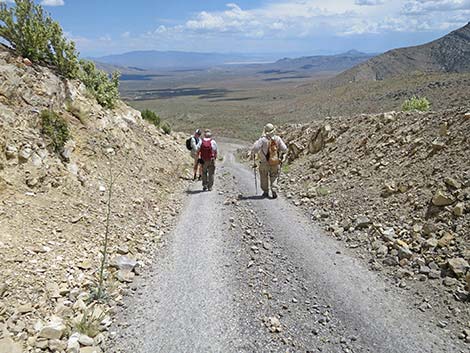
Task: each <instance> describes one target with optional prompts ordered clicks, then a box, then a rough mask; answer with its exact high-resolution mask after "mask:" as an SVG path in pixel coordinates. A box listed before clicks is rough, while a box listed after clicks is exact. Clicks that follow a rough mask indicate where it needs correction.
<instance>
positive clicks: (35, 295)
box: [0, 47, 188, 353]
mask: <svg viewBox="0 0 470 353" xmlns="http://www.w3.org/2000/svg"><path fill="white" fill-rule="evenodd" d="M43 110H53V111H54V112H56V113H57V114H58V115H59V116H61V117H62V118H64V119H65V121H66V122H67V125H68V127H69V130H70V134H71V138H70V139H69V140H68V142H67V143H66V145H65V148H63V149H62V150H60V151H58V152H55V151H54V149H53V148H52V147H51V141H50V139H49V138H48V137H46V136H45V135H44V134H43V133H42V132H41V127H40V126H41V124H40V113H41V112H42V111H43ZM183 148H184V138H183V137H181V136H179V135H175V134H172V135H165V134H164V133H163V132H162V131H161V130H160V129H158V128H156V127H155V126H153V125H149V124H147V123H146V122H144V121H142V119H141V117H140V113H139V112H137V111H135V110H133V109H131V108H129V107H128V106H126V105H125V104H124V103H119V104H118V106H117V107H116V108H115V109H114V110H107V109H104V108H102V107H101V106H100V105H98V104H97V103H96V101H95V100H94V99H91V98H90V96H89V94H88V93H87V92H86V90H85V88H84V86H83V85H81V84H80V83H79V82H71V81H66V80H63V79H61V78H59V77H58V76H56V75H55V74H54V72H53V71H51V70H50V69H48V68H44V67H39V66H36V65H32V64H31V62H30V61H29V60H26V59H22V58H17V57H16V56H15V55H13V53H11V52H9V51H8V50H6V49H4V48H3V47H1V48H0V263H1V270H0V352H2V353H7V352H8V353H20V352H70V353H71V352H80V353H91V352H101V348H100V347H103V346H104V342H105V341H106V339H107V337H108V334H109V332H108V328H109V327H110V325H111V324H112V320H113V315H114V313H115V311H116V308H117V306H119V305H120V304H121V303H122V296H123V294H125V292H126V291H128V289H127V288H128V287H127V286H128V283H130V282H132V280H133V277H134V276H135V275H138V274H139V273H140V272H142V271H145V267H146V266H147V265H148V264H149V261H150V260H149V258H150V257H149V254H150V252H151V250H152V248H153V247H155V246H158V243H159V239H160V238H161V237H162V236H164V235H165V234H166V233H167V232H168V230H169V228H170V227H171V225H172V223H173V218H174V217H175V216H176V214H177V212H178V208H179V203H180V201H179V200H178V199H175V198H174V196H172V195H173V193H174V191H175V190H176V189H179V188H181V187H182V183H184V181H182V179H181V177H182V176H184V175H185V174H186V171H185V170H184V168H185V165H186V162H187V159H186V158H188V157H187V154H186V153H184V150H183ZM111 176H112V178H113V181H114V185H113V194H112V199H111V206H112V213H111V218H110V228H109V230H110V239H109V248H108V254H109V258H110V262H109V263H110V266H106V271H105V275H106V276H105V277H106V298H105V299H104V300H102V301H94V300H93V293H95V291H96V288H97V283H98V275H99V271H98V270H99V264H100V260H101V251H102V244H103V239H104V233H105V226H106V211H107V200H108V191H109V188H110V185H111V184H110V181H111V179H110V178H111Z"/></svg>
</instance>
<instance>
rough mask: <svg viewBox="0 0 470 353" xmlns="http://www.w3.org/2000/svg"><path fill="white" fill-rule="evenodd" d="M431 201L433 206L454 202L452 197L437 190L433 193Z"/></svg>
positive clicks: (447, 204)
mask: <svg viewBox="0 0 470 353" xmlns="http://www.w3.org/2000/svg"><path fill="white" fill-rule="evenodd" d="M432 203H433V205H435V206H449V205H452V204H453V203H454V199H453V198H452V196H450V195H448V194H447V193H445V192H444V191H441V190H439V191H437V192H436V193H435V194H434V197H433V198H432Z"/></svg>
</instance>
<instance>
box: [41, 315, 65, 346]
mask: <svg viewBox="0 0 470 353" xmlns="http://www.w3.org/2000/svg"><path fill="white" fill-rule="evenodd" d="M65 328H66V327H65V325H64V321H63V320H62V319H61V318H60V317H57V316H53V317H52V318H51V320H50V321H49V323H47V324H46V325H44V326H43V327H42V329H41V331H40V332H39V337H42V338H47V339H50V340H55V339H57V340H60V339H61V338H62V335H63V334H64V332H65Z"/></svg>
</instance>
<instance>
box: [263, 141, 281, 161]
mask: <svg viewBox="0 0 470 353" xmlns="http://www.w3.org/2000/svg"><path fill="white" fill-rule="evenodd" d="M266 160H267V162H268V164H269V165H271V166H277V165H279V164H281V160H280V159H279V150H278V147H277V143H276V140H274V139H269V148H268V154H267V155H266Z"/></svg>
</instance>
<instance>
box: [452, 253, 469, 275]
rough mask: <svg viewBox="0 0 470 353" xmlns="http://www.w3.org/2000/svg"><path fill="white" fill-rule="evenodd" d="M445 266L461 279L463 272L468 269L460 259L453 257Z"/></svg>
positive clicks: (466, 264) (467, 265)
mask: <svg viewBox="0 0 470 353" xmlns="http://www.w3.org/2000/svg"><path fill="white" fill-rule="evenodd" d="M447 266H448V267H449V268H450V270H451V271H452V272H453V273H454V274H455V275H456V276H457V277H463V276H464V275H465V272H466V271H467V269H468V268H469V264H468V262H467V261H466V260H465V259H462V258H460V257H455V258H453V259H450V260H448V261H447Z"/></svg>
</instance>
